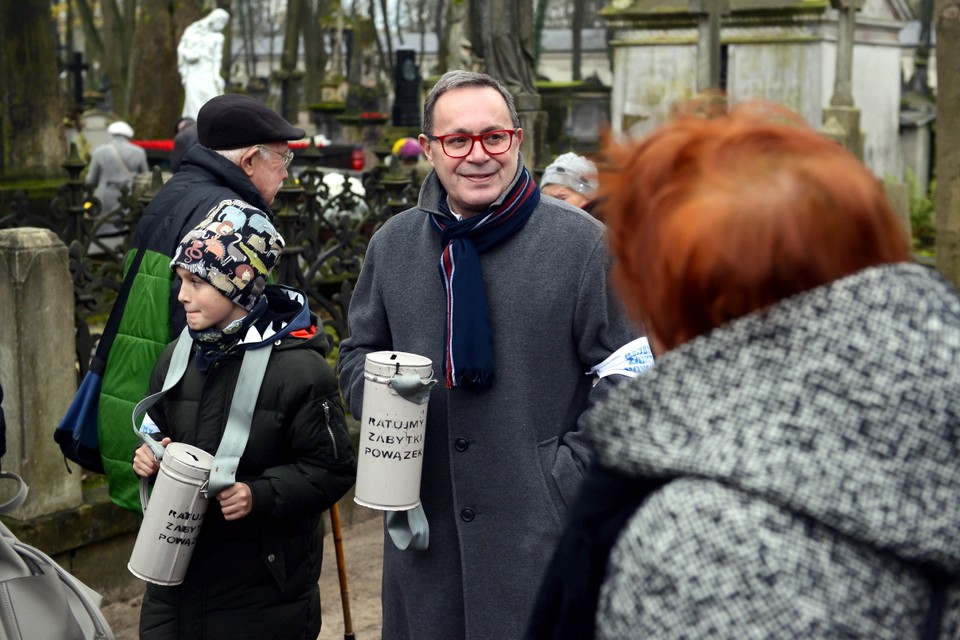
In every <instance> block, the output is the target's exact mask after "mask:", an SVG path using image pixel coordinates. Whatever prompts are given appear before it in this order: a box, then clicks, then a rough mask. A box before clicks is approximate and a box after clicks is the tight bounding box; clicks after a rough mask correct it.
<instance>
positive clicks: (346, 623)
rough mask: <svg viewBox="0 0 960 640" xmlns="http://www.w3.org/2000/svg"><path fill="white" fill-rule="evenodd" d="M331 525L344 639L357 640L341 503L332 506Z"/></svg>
mask: <svg viewBox="0 0 960 640" xmlns="http://www.w3.org/2000/svg"><path fill="white" fill-rule="evenodd" d="M330 527H331V528H332V529H333V548H334V549H335V550H336V552H337V576H338V577H339V578H340V602H341V603H343V640H356V636H355V635H353V621H352V620H351V618H350V588H349V587H348V586H347V567H346V563H345V562H344V559H343V533H342V531H341V529H340V505H339V504H334V505H333V506H332V507H330Z"/></svg>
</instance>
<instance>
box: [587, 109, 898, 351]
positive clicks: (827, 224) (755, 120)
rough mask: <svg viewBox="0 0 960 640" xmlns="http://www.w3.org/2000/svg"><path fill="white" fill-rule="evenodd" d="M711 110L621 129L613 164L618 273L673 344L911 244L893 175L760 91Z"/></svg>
mask: <svg viewBox="0 0 960 640" xmlns="http://www.w3.org/2000/svg"><path fill="white" fill-rule="evenodd" d="M714 102H715V101H714ZM711 104H712V103H711ZM698 112H699V113H701V114H702V110H701V109H698V107H697V105H696V104H691V105H688V106H686V107H683V108H681V109H680V110H678V112H677V113H678V117H677V119H676V120H675V121H673V122H671V123H669V124H667V125H665V126H663V127H661V128H660V129H658V130H657V131H655V132H654V133H653V134H651V135H650V136H649V137H647V138H645V139H643V140H640V141H635V142H627V143H624V144H618V143H616V142H608V143H607V145H606V146H605V157H606V160H607V162H606V163H604V165H601V167H600V194H601V197H600V201H601V202H602V206H603V210H602V216H603V219H604V220H605V222H606V223H607V225H608V226H609V228H610V246H611V251H612V253H613V256H614V258H615V260H616V263H615V266H614V272H613V278H614V282H615V284H616V286H617V288H618V290H619V292H620V294H621V297H622V299H623V302H624V305H625V307H626V308H627V311H628V312H629V313H630V314H631V316H633V317H634V319H635V320H639V321H641V322H642V323H643V324H644V325H645V326H646V327H647V328H648V329H649V330H650V333H651V334H652V335H653V336H655V337H656V338H657V341H658V342H659V347H660V348H662V349H672V348H674V347H676V346H678V345H680V344H683V343H684V342H686V341H688V340H690V339H692V338H694V337H695V336H698V335H700V334H703V333H705V332H707V331H710V330H711V329H713V328H714V327H717V326H719V325H722V324H724V323H725V322H728V321H730V320H732V319H734V318H738V317H740V316H743V315H745V314H748V313H750V312H752V311H755V310H757V309H761V308H763V307H766V306H768V305H770V304H772V303H774V302H776V301H778V300H781V299H783V298H786V297H788V296H791V295H793V294H795V293H799V292H801V291H806V290H808V289H811V288H813V287H816V286H819V285H821V284H825V283H827V282H831V281H833V280H836V279H838V278H842V277H843V276H846V275H848V274H851V273H853V272H855V271H859V270H860V269H864V268H866V267H870V266H873V265H878V264H884V263H889V262H900V261H905V260H908V259H909V258H910V252H909V243H908V239H907V236H906V232H905V229H904V227H903V224H902V223H901V222H900V220H899V219H898V218H897V216H896V214H895V213H894V212H893V210H892V209H891V207H890V205H889V204H888V202H887V199H886V197H885V195H884V191H883V186H882V185H881V183H880V182H879V181H878V180H877V179H876V178H875V177H874V176H873V175H872V174H871V173H870V172H869V171H868V170H867V169H866V168H865V167H864V166H863V164H861V163H860V161H858V160H857V159H856V158H855V157H854V156H853V155H851V154H850V153H849V152H847V151H846V150H845V149H844V148H843V147H841V146H840V145H838V144H837V143H836V142H834V141H832V140H830V139H828V138H826V137H825V136H822V135H820V134H819V133H817V132H815V131H814V130H812V129H811V128H810V127H809V126H808V125H807V124H806V123H805V122H804V121H803V120H802V119H801V118H800V117H799V116H797V115H796V114H794V113H793V112H791V111H789V110H787V109H786V108H784V107H780V106H777V105H772V104H767V103H757V102H754V103H744V104H742V105H739V106H737V107H735V108H734V109H733V110H732V111H731V112H730V113H728V114H725V115H720V116H719V117H713V118H705V117H702V115H700V116H698V115H697V114H698Z"/></svg>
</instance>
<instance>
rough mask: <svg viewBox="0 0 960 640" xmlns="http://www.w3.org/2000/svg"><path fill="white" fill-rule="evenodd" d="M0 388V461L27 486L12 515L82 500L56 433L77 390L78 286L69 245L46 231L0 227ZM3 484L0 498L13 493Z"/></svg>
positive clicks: (38, 512)
mask: <svg viewBox="0 0 960 640" xmlns="http://www.w3.org/2000/svg"><path fill="white" fill-rule="evenodd" d="M0 327H3V329H2V331H0V362H2V363H3V366H2V367H0V385H2V386H3V411H4V415H5V417H6V422H7V453H6V455H5V456H4V457H3V460H2V461H0V464H2V468H3V469H4V470H5V471H13V472H14V473H17V474H19V475H20V477H22V478H23V479H24V481H26V483H27V485H28V486H29V487H30V493H29V496H28V497H27V501H26V502H25V503H24V504H23V505H22V506H21V507H19V508H17V509H16V510H15V511H13V513H12V514H11V517H13V518H17V519H24V520H26V519H29V518H35V517H38V516H43V515H47V514H51V513H55V512H57V511H62V510H65V509H70V508H73V507H76V506H78V505H80V504H81V503H82V501H83V498H82V494H81V486H80V469H79V468H77V467H74V468H73V470H72V472H70V471H69V470H68V467H67V463H66V461H65V459H64V457H63V454H62V453H61V452H60V447H59V446H58V445H57V443H56V442H54V440H53V431H54V429H55V428H56V426H57V423H58V422H59V421H60V418H62V417H63V414H64V413H65V412H66V410H67V407H68V406H69V405H70V401H71V400H72V399H73V394H74V392H75V391H76V389H77V373H76V366H75V358H76V356H75V346H74V327H73V281H72V280H71V278H70V270H69V268H68V266H67V247H66V246H65V245H64V244H63V242H61V241H60V239H59V238H57V236H56V234H54V233H53V232H52V231H49V230H47V229H38V228H33V227H22V228H16V229H4V230H0ZM14 485H15V483H13V482H4V483H0V501H3V500H7V499H9V498H10V497H12V496H13V494H14V492H15V489H16V487H15V486H14Z"/></svg>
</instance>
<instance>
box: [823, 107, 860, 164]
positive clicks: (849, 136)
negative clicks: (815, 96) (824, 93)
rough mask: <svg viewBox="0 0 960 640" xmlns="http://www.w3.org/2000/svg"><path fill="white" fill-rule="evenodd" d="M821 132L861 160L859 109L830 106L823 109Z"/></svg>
mask: <svg viewBox="0 0 960 640" xmlns="http://www.w3.org/2000/svg"><path fill="white" fill-rule="evenodd" d="M822 132H823V133H824V134H826V135H828V136H830V137H831V138H833V139H834V140H836V141H837V142H839V143H840V144H841V145H843V146H844V147H845V148H846V149H847V151H849V152H850V153H852V154H853V155H855V156H857V157H858V158H860V160H863V131H861V130H860V109H857V108H856V107H837V106H830V107H825V108H824V109H823V129H822Z"/></svg>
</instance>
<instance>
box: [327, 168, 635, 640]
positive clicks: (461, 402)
mask: <svg viewBox="0 0 960 640" xmlns="http://www.w3.org/2000/svg"><path fill="white" fill-rule="evenodd" d="M439 194H440V190H439V182H438V181H437V178H436V175H435V174H434V173H431V174H430V175H429V176H428V177H427V179H426V181H425V182H424V185H423V187H422V189H421V193H420V200H419V204H418V207H416V208H413V209H410V210H408V211H405V212H403V213H401V214H398V215H397V216H395V217H393V218H391V219H390V220H388V221H387V222H386V223H385V224H384V226H383V227H382V228H381V229H380V230H379V231H377V233H376V234H375V235H374V236H373V238H372V239H371V241H370V245H369V247H368V250H367V254H366V258H365V261H364V265H363V269H362V272H361V274H360V278H359V281H358V282H357V287H356V290H355V292H354V294H353V299H352V302H351V306H350V317H349V323H350V331H351V335H350V337H349V338H348V339H347V340H345V341H344V342H343V344H342V345H341V348H340V361H339V364H338V370H339V373H340V385H341V388H342V390H343V392H344V394H345V396H346V398H347V401H348V403H349V405H350V408H351V411H352V412H353V413H354V415H356V416H360V414H361V406H362V396H363V382H364V381H363V370H364V358H365V356H366V354H367V353H369V352H372V351H379V350H396V351H404V352H411V353H417V354H420V355H424V356H426V357H428V358H430V359H431V360H432V362H433V363H434V371H435V375H436V377H437V378H438V379H439V380H441V382H440V383H438V384H437V385H436V386H435V387H434V389H433V391H432V394H431V397H430V402H429V405H428V413H427V428H426V439H425V444H424V460H423V475H422V479H421V489H420V497H421V501H422V505H423V508H424V511H425V512H426V515H427V518H428V520H429V524H430V545H429V549H427V550H424V551H409V550H408V551H399V550H398V549H397V548H396V547H395V546H394V544H393V542H392V540H391V539H390V538H389V536H385V541H384V567H383V632H382V637H383V638H384V640H394V639H404V638H410V639H416V640H424V639H429V638H442V639H443V640H455V639H457V638H469V639H471V640H490V639H492V638H498V639H499V638H519V637H520V636H521V635H522V633H523V630H524V628H525V627H526V624H527V621H528V618H529V615H530V611H531V610H532V606H533V600H534V597H535V595H536V590H537V587H538V584H539V581H540V578H541V576H542V573H543V572H544V570H545V568H546V565H547V563H548V561H549V558H550V556H551V553H552V551H553V547H554V543H555V542H556V540H557V539H558V537H559V533H560V530H561V527H562V525H563V523H564V519H565V514H566V508H567V504H568V503H569V502H570V501H571V500H572V499H573V497H574V495H575V493H576V490H577V488H578V485H579V482H580V480H581V478H582V472H583V468H584V464H585V462H586V460H587V455H588V454H587V449H586V447H585V443H584V438H583V434H582V433H581V432H580V431H579V430H578V420H579V418H580V416H581V414H582V413H583V411H584V410H585V409H586V407H587V405H588V402H590V401H592V400H593V399H595V398H596V396H598V395H600V394H601V393H602V392H601V388H602V385H598V386H597V387H592V386H591V385H592V380H591V376H588V375H586V371H587V370H588V369H589V368H590V367H592V366H593V365H595V364H598V363H599V362H601V361H603V360H604V359H605V358H606V357H607V356H608V355H610V353H612V352H613V351H615V350H617V349H618V348H620V347H621V346H623V345H624V344H626V343H627V342H629V341H631V340H633V339H635V338H636V337H638V335H640V333H639V331H638V330H637V328H636V327H635V326H634V325H633V324H632V323H631V322H630V321H629V320H628V319H627V318H626V316H625V314H624V313H623V311H622V309H621V306H620V304H619V302H618V301H617V300H616V299H615V297H614V296H613V294H612V292H611V288H610V287H609V286H608V282H607V271H608V267H609V257H608V253H607V248H606V241H605V237H604V227H603V225H602V224H601V223H599V222H598V221H597V220H595V219H594V218H592V217H590V216H589V215H588V214H586V213H584V212H583V211H581V210H579V209H575V208H573V207H570V206H568V205H566V204H565V203H562V202H560V201H559V200H555V199H553V198H550V197H546V196H544V197H543V198H542V200H541V201H540V204H539V206H538V208H537V210H536V211H535V212H534V213H533V214H532V216H531V217H530V219H529V221H528V222H527V224H526V225H525V226H524V227H523V228H522V229H521V230H520V231H519V232H518V233H517V234H515V235H514V236H513V237H512V238H509V239H508V240H506V241H505V242H504V243H503V244H501V245H500V246H498V247H496V248H494V249H492V250H491V251H489V252H488V253H485V254H483V255H482V256H481V261H482V268H483V278H484V282H485V284H486V291H487V299H488V303H489V306H490V316H491V324H492V327H493V350H494V368H495V381H494V383H493V386H492V387H491V388H490V389H487V390H483V391H477V390H469V389H463V388H456V389H451V390H448V389H445V388H444V387H443V383H442V378H443V357H442V353H443V333H444V332H443V326H444V317H445V313H444V308H445V297H444V289H443V284H442V282H441V279H440V275H439V272H438V262H439V258H440V250H441V247H440V242H439V235H438V234H437V232H436V231H435V230H434V229H433V227H432V226H431V224H430V222H429V216H428V215H427V213H428V212H433V211H437V203H438V200H439ZM588 396H592V397H591V398H589V399H588ZM361 451H362V444H361Z"/></svg>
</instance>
